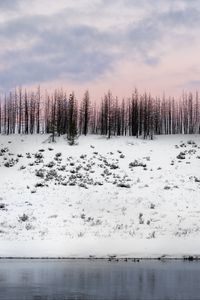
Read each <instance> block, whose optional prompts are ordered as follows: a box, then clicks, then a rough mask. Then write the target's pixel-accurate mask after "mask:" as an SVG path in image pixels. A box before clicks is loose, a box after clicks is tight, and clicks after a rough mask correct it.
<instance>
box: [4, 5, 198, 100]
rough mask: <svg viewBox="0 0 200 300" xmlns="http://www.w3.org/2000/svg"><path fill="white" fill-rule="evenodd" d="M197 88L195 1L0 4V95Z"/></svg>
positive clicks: (170, 91)
mask: <svg viewBox="0 0 200 300" xmlns="http://www.w3.org/2000/svg"><path fill="white" fill-rule="evenodd" d="M39 84H40V85H41V87H42V88H43V89H48V90H51V89H54V88H64V89H65V90H66V91H69V92H71V91H72V90H74V91H75V92H76V94H77V95H78V96H79V95H82V94H83V93H84V91H85V90H86V89H89V91H90V94H91V95H92V97H93V98H97V99H98V98H99V97H101V95H103V94H104V93H105V92H107V91H108V90H109V89H110V90H112V92H113V94H115V95H118V96H119V97H123V96H125V97H128V96H129V95H130V94H131V93H132V92H133V91H134V89H135V88H137V89H139V91H141V92H143V91H146V92H151V93H152V94H153V95H162V94H163V93H165V94H166V95H169V96H170V95H171V96H172V95H175V96H176V95H181V94H182V92H183V91H188V90H191V91H195V90H199V88H200V0H28V1H27V0H1V1H0V90H1V91H2V92H5V91H9V90H11V89H14V88H15V87H17V86H23V87H27V88H35V87H36V86H38V85H39Z"/></svg>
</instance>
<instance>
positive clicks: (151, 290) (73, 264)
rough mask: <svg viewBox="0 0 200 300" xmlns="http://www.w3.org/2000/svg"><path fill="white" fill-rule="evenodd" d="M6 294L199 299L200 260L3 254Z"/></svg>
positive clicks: (5, 297)
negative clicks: (38, 257) (36, 257)
mask: <svg viewBox="0 0 200 300" xmlns="http://www.w3.org/2000/svg"><path fill="white" fill-rule="evenodd" d="M0 299H1V300H29V299H34V300H61V299H62V300H65V299H66V300H67V299H77V300H79V299H81V300H96V299H98V300H107V299H113V300H114V299H115V300H118V299H120V300H121V299H123V300H129V299H131V300H135V299H136V300H139V299H142V300H157V299H158V300H162V299H170V300H172V299H173V300H176V299H181V300H189V299H192V300H193V299H194V300H195V299H200V262H188V261H186V262H183V261H167V262H159V261H140V262H132V261H128V262H125V261H119V262H108V261H106V260H94V261H89V260H0Z"/></svg>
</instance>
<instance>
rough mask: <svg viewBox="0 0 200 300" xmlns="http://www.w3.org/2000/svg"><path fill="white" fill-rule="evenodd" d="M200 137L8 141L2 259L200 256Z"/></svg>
mask: <svg viewBox="0 0 200 300" xmlns="http://www.w3.org/2000/svg"><path fill="white" fill-rule="evenodd" d="M199 170H200V137H199V136H194V135H191V136H189V135H185V136H157V137H156V138H155V139H154V140H153V141H151V140H145V141H144V140H142V139H136V138H132V137H112V138H111V139H110V140H107V139H106V138H105V137H100V136H87V137H80V138H79V140H78V145H76V146H69V145H68V143H67V141H66V140H65V138H64V137H60V138H57V141H56V143H49V137H48V136H47V135H33V136H18V135H16V136H1V137H0V256H65V257H68V256H79V257H81V256H89V255H96V256H99V257H100V256H107V255H115V254H116V255H118V256H132V257H133V256H135V257H136V256H137V257H138V256H143V257H147V256H157V255H164V254H166V255H170V256H181V255H189V254H191V255H195V254H197V255H198V254H200V248H199V247H198V245H200V243H199V240H200V239H199V238H200V222H199V221H200V172H199Z"/></svg>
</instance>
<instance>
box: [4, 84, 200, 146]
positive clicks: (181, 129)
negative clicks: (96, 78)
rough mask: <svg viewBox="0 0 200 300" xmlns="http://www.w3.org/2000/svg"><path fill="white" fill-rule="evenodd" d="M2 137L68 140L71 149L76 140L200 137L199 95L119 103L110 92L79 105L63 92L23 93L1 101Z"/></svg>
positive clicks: (139, 98)
mask: <svg viewBox="0 0 200 300" xmlns="http://www.w3.org/2000/svg"><path fill="white" fill-rule="evenodd" d="M0 133H1V134H7V135H9V134H34V133H37V134H40V133H48V134H51V136H52V140H54V137H55V136H60V135H67V137H68V139H69V141H71V143H72V144H73V143H74V140H75V138H76V137H77V136H78V135H87V134H88V133H90V134H99V135H106V136H107V137H108V138H110V137H111V136H112V135H114V136H123V135H129V136H136V137H139V136H142V137H143V138H145V139H146V138H150V139H153V136H154V135H159V134H195V133H200V99H199V96H198V93H196V94H195V95H194V94H192V93H187V94H183V95H182V97H181V98H180V99H175V98H166V97H165V96H163V97H162V98H156V97H152V96H151V95H150V94H146V93H145V94H140V93H139V92H138V91H137V90H135V92H134V93H133V94H132V95H131V97H130V98H127V99H118V98H117V97H114V96H113V95H112V93H111V91H109V92H108V93H107V94H105V95H104V96H103V97H102V99H101V101H100V102H99V101H98V102H95V101H94V100H93V99H90V95H89V92H88V91H86V92H85V94H84V96H83V98H82V99H76V96H75V94H74V93H71V94H70V95H67V94H66V93H65V92H64V91H63V90H55V91H54V93H53V94H48V92H45V93H44V94H41V91H40V88H38V89H37V90H36V91H31V92H30V91H29V92H27V91H26V90H23V89H22V88H19V89H16V90H15V91H14V92H10V93H9V94H8V95H6V96H4V97H2V98H1V101H0Z"/></svg>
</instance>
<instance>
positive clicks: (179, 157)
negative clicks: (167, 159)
mask: <svg viewBox="0 0 200 300" xmlns="http://www.w3.org/2000/svg"><path fill="white" fill-rule="evenodd" d="M185 155H186V152H180V153H179V154H178V155H177V158H178V159H185Z"/></svg>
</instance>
